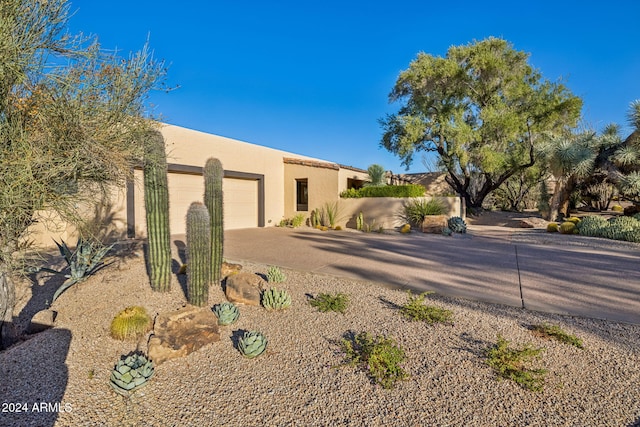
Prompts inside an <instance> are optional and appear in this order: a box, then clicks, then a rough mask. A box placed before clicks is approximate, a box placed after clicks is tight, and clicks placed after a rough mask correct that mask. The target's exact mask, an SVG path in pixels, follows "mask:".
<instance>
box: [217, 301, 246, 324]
mask: <svg viewBox="0 0 640 427" xmlns="http://www.w3.org/2000/svg"><path fill="white" fill-rule="evenodd" d="M213 312H214V313H215V315H216V316H218V325H222V326H226V325H230V324H232V323H234V322H235V321H236V320H238V317H240V310H239V309H238V307H237V306H236V305H235V304H233V303H231V302H223V303H222V304H218V305H216V306H214V307H213Z"/></svg>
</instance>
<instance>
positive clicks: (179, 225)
mask: <svg viewBox="0 0 640 427" xmlns="http://www.w3.org/2000/svg"><path fill="white" fill-rule="evenodd" d="M168 179H169V218H170V222H171V234H183V233H184V232H185V229H186V225H185V218H186V217H187V209H189V205H191V203H192V202H195V201H202V200H203V195H204V179H203V178H202V176H197V175H187V174H178V173H169V174H168ZM222 191H223V193H224V228H225V230H231V229H235V228H250V227H257V226H258V181H255V180H247V179H236V178H224V180H223V181H222Z"/></svg>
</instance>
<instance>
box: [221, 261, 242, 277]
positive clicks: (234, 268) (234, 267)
mask: <svg viewBox="0 0 640 427" xmlns="http://www.w3.org/2000/svg"><path fill="white" fill-rule="evenodd" d="M240 270H242V266H241V265H240V264H231V263H228V262H223V263H222V268H221V269H220V274H221V275H222V277H223V278H224V277H227V276H230V275H232V274H237V273H239V272H240Z"/></svg>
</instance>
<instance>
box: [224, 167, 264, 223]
mask: <svg viewBox="0 0 640 427" xmlns="http://www.w3.org/2000/svg"><path fill="white" fill-rule="evenodd" d="M222 191H223V192H224V228H225V229H226V230H233V229H236V228H251V227H257V226H258V181H256V180H249V179H237V178H225V179H224V181H222Z"/></svg>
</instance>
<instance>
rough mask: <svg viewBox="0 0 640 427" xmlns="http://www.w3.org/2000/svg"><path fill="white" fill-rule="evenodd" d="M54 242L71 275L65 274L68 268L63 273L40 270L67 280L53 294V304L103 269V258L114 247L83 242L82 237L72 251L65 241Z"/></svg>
mask: <svg viewBox="0 0 640 427" xmlns="http://www.w3.org/2000/svg"><path fill="white" fill-rule="evenodd" d="M54 242H55V244H56V245H57V246H58V250H60V255H62V256H63V257H64V260H65V261H66V262H67V268H68V269H69V274H65V270H67V268H65V269H64V270H62V271H57V270H52V269H50V268H46V267H42V268H40V270H42V271H47V272H49V273H54V274H63V275H64V277H66V278H67V280H65V282H64V283H63V284H62V285H61V286H60V287H59V288H58V290H56V292H55V293H54V294H53V298H52V302H53V301H55V300H56V299H57V298H58V297H59V296H60V295H61V294H62V293H63V292H64V291H66V290H67V289H69V288H70V287H71V286H73V285H75V284H76V283H78V282H82V281H83V280H84V279H86V278H87V277H89V276H90V275H92V274H93V273H95V272H96V271H98V270H100V269H101V268H103V267H104V266H105V264H104V262H102V258H104V256H105V255H106V254H107V252H109V250H111V248H112V247H113V245H109V246H103V245H102V244H100V243H99V242H91V241H89V240H83V239H82V238H81V237H80V238H78V243H77V244H76V249H75V250H74V251H71V249H69V246H68V245H67V244H66V242H65V241H64V240H61V242H62V243H58V242H57V241H55V240H54Z"/></svg>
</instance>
